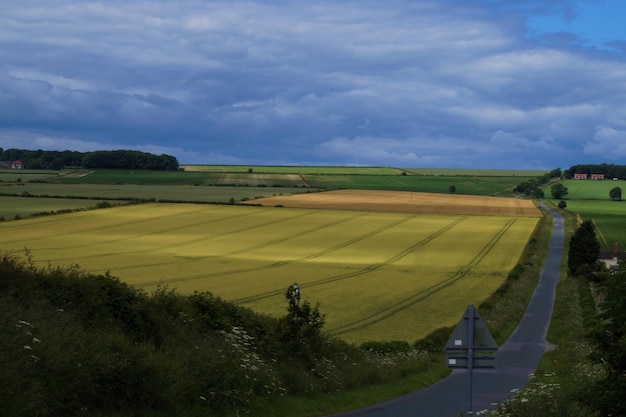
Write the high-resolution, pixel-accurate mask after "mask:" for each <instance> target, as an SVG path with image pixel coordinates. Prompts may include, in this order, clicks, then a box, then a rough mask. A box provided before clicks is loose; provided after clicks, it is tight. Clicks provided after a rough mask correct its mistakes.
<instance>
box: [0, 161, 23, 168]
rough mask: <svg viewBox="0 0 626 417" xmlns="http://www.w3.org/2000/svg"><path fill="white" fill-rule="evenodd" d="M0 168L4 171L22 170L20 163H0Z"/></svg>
mask: <svg viewBox="0 0 626 417" xmlns="http://www.w3.org/2000/svg"><path fill="white" fill-rule="evenodd" d="M0 168H4V169H24V164H22V161H19V160H16V161H0Z"/></svg>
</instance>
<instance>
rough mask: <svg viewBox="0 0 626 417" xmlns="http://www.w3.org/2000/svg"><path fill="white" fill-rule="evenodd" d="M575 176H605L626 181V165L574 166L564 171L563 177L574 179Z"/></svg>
mask: <svg viewBox="0 0 626 417" xmlns="http://www.w3.org/2000/svg"><path fill="white" fill-rule="evenodd" d="M574 174H587V175H588V176H591V174H604V176H605V178H607V179H613V178H618V179H620V180H624V179H626V165H614V164H579V165H572V166H571V167H570V168H569V169H566V170H565V171H563V177H565V178H567V179H570V178H574Z"/></svg>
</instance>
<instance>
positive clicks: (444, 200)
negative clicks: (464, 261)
mask: <svg viewBox="0 0 626 417" xmlns="http://www.w3.org/2000/svg"><path fill="white" fill-rule="evenodd" d="M246 203H247V204H256V205H258V204H260V205H262V206H265V207H273V206H283V207H299V208H330V209H347V210H374V211H390V212H408V213H415V212H419V213H434V214H470V215H485V216H493V215H498V216H528V217H541V212H540V211H539V209H537V207H536V206H535V205H534V204H533V202H532V201H530V200H522V199H516V198H505V197H493V196H482V195H456V194H436V193H414V192H409V191H370V190H337V191H328V192H323V193H310V194H295V195H281V196H274V197H267V198H260V199H256V200H253V201H248V202H246ZM244 204H245V203H244Z"/></svg>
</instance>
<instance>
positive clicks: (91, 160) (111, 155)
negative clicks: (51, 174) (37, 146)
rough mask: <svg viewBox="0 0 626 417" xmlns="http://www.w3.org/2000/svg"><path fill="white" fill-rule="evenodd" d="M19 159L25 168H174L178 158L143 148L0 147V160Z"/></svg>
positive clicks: (163, 169) (169, 169)
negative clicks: (27, 148) (49, 149)
mask: <svg viewBox="0 0 626 417" xmlns="http://www.w3.org/2000/svg"><path fill="white" fill-rule="evenodd" d="M17 160H19V161H22V165H23V167H24V168H27V169H62V168H65V167H75V168H88V169H94V168H108V169H152V170H159V171H176V170H177V169H178V160H177V159H176V158H175V157H173V156H171V155H164V154H162V155H154V154H151V153H146V152H139V151H130V150H115V151H94V152H77V151H42V150H37V151H29V150H24V149H7V150H3V149H2V148H0V161H17Z"/></svg>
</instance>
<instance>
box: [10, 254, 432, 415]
mask: <svg viewBox="0 0 626 417" xmlns="http://www.w3.org/2000/svg"><path fill="white" fill-rule="evenodd" d="M288 320H289V317H288V316H285V317H283V318H279V319H273V318H269V317H267V316H263V315H259V314H256V313H254V312H252V311H251V310H248V309H245V308H241V307H237V306H235V305H233V304H231V303H228V302H225V301H223V300H221V299H220V298H218V297H214V296H213V295H211V294H209V293H194V294H192V295H181V294H179V293H177V292H176V291H174V290H170V289H167V288H159V289H158V290H157V291H155V292H154V293H153V294H150V295H148V294H145V293H143V292H141V291H138V290H136V289H133V288H131V287H129V286H128V285H126V284H124V283H122V282H120V281H119V280H118V279H116V278H114V277H111V276H109V275H107V274H105V275H93V274H89V273H86V272H84V271H81V270H80V269H79V268H78V267H76V266H69V267H63V268H61V267H47V268H40V267H36V266H35V263H34V262H33V260H32V257H31V256H30V254H27V256H26V258H25V259H23V258H18V257H16V256H14V255H7V254H3V255H0V331H2V335H3V337H2V338H0V363H1V364H2V372H0V409H1V410H3V415H10V416H18V417H19V416H34V415H37V416H58V415H64V416H78V415H90V416H99V415H101V416H110V415H116V416H126V415H153V416H161V415H167V416H170V415H188V414H189V413H195V412H198V413H199V412H200V411H202V410H203V413H204V415H209V416H211V415H231V414H232V415H235V414H237V413H244V412H251V411H253V410H257V409H260V408H263V407H264V406H265V405H266V404H268V403H269V402H271V401H275V400H276V399H277V398H281V397H282V396H292V397H298V396H301V397H314V396H316V395H320V394H323V393H336V392H340V391H345V390H350V389H356V388H358V387H362V386H367V385H371V384H373V383H389V382H393V381H397V380H399V379H402V378H404V377H406V376H407V375H415V374H419V373H421V372H423V371H424V370H426V369H427V368H428V367H429V366H430V363H431V360H432V359H431V356H430V355H429V354H428V353H425V352H419V351H415V350H413V349H412V350H411V351H410V352H400V353H397V354H395V353H393V354H386V355H383V354H378V353H373V352H369V351H366V350H361V349H359V348H357V347H355V346H353V345H349V344H346V343H344V342H341V341H339V340H337V339H333V338H329V337H327V336H325V335H324V334H323V333H321V332H308V333H307V332H300V333H298V334H299V336H298V337H299V339H298V343H296V344H294V343H285V341H286V339H285V338H286V337H289V333H285V332H286V329H287V328H288V327H285V326H286V323H289V321H288ZM312 346H314V349H313V348H311V347H312ZM301 351H302V352H306V354H300V353H299V352H301ZM194 410H195V411H194ZM5 413H6V414H5Z"/></svg>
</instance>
